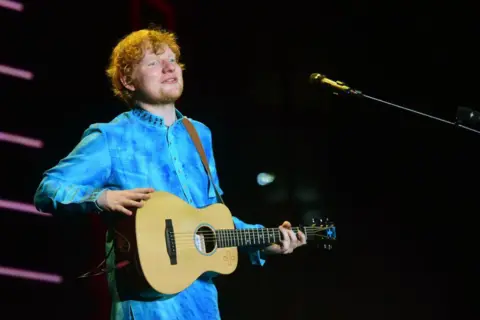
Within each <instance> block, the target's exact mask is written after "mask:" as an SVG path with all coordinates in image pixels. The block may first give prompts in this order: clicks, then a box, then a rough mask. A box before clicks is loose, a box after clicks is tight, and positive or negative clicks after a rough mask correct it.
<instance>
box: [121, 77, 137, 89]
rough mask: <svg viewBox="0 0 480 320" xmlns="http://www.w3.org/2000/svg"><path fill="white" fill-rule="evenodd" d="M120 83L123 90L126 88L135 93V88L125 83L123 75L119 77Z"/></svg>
mask: <svg viewBox="0 0 480 320" xmlns="http://www.w3.org/2000/svg"><path fill="white" fill-rule="evenodd" d="M120 82H121V83H122V84H123V86H124V87H125V88H127V89H128V90H130V91H135V86H134V85H133V84H132V83H131V82H128V81H127V77H125V76H124V75H122V76H121V77H120Z"/></svg>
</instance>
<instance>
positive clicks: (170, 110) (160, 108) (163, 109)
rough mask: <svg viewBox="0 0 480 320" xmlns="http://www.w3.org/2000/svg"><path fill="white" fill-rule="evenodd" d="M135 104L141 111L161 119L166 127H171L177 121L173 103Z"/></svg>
mask: <svg viewBox="0 0 480 320" xmlns="http://www.w3.org/2000/svg"><path fill="white" fill-rule="evenodd" d="M137 104H138V106H140V107H141V108H142V109H144V110H147V111H148V112H150V113H152V114H154V115H156V116H159V117H162V118H163V120H164V123H165V125H166V126H167V127H169V126H171V125H172V124H173V123H174V122H175V120H176V119H177V115H176V113H175V104H174V103H173V102H172V103H166V104H155V105H154V104H148V103H145V102H138V103H137Z"/></svg>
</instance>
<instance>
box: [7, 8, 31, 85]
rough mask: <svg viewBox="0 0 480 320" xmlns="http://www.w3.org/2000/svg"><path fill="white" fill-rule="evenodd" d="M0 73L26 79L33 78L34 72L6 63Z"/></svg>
mask: <svg viewBox="0 0 480 320" xmlns="http://www.w3.org/2000/svg"><path fill="white" fill-rule="evenodd" d="M0 1H2V0H0ZM0 73H3V74H6V75H7V76H11V77H15V78H21V79H25V80H32V79H33V73H31V72H30V71H27V70H22V69H17V68H14V67H9V66H6V65H4V64H0Z"/></svg>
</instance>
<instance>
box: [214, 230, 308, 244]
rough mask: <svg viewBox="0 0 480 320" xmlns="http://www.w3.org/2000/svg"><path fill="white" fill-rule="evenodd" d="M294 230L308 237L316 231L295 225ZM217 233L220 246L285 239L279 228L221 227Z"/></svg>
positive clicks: (270, 242)
mask: <svg viewBox="0 0 480 320" xmlns="http://www.w3.org/2000/svg"><path fill="white" fill-rule="evenodd" d="M292 231H293V232H294V233H297V232H298V231H302V232H303V233H304V234H305V235H306V236H307V239H308V238H310V236H313V234H312V233H314V231H310V230H309V227H302V228H300V227H295V228H292ZM309 231H310V232H309ZM215 233H216V234H215V236H216V238H217V244H218V247H220V248H228V247H254V246H265V245H270V244H273V243H276V242H279V241H280V240H282V239H283V235H282V233H281V232H280V230H279V229H278V228H253V229H220V230H216V231H215Z"/></svg>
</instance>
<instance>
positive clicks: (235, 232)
mask: <svg viewBox="0 0 480 320" xmlns="http://www.w3.org/2000/svg"><path fill="white" fill-rule="evenodd" d="M331 228H332V227H326V228H318V227H304V228H292V229H289V230H291V231H295V232H299V231H302V232H303V231H306V232H307V233H308V232H309V231H313V232H321V231H325V230H328V229H331ZM280 232H281V231H280V230H278V229H276V228H268V229H266V228H265V229H218V230H215V231H206V232H205V234H212V233H216V234H218V233H220V234H221V235H222V236H225V235H230V236H243V235H245V234H248V235H259V234H262V235H268V234H270V233H273V234H279V233H280ZM174 234H175V236H177V235H179V236H185V235H186V236H188V237H190V236H191V235H194V234H195V233H193V232H191V231H190V232H175V231H174Z"/></svg>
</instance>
